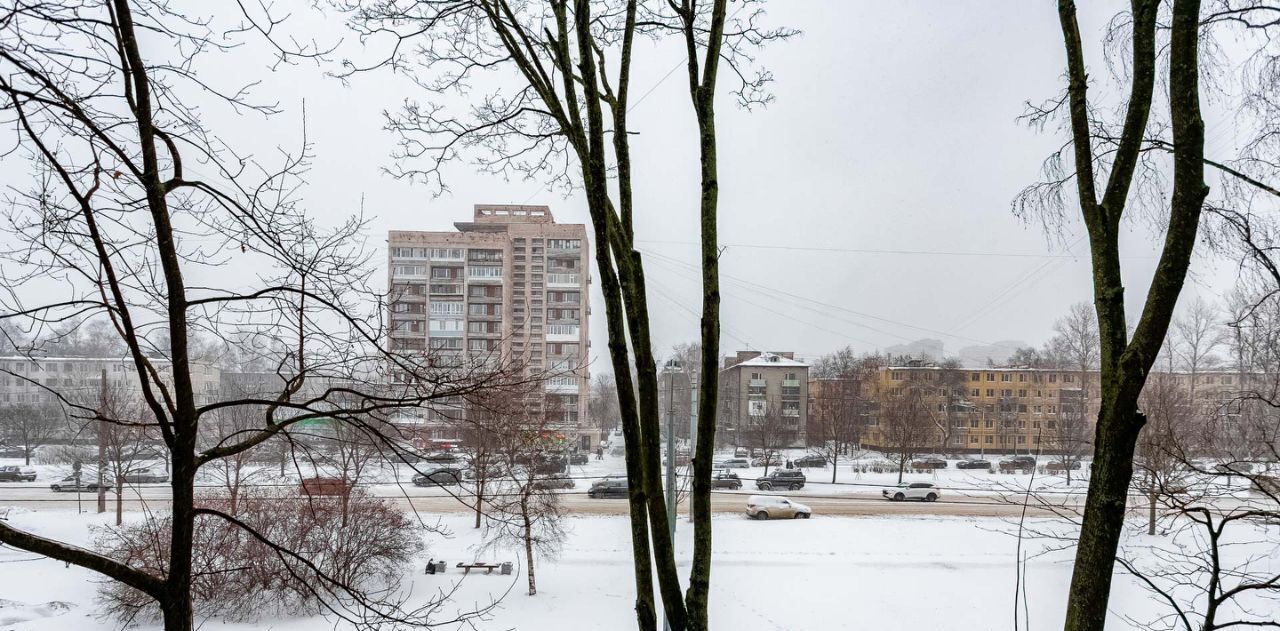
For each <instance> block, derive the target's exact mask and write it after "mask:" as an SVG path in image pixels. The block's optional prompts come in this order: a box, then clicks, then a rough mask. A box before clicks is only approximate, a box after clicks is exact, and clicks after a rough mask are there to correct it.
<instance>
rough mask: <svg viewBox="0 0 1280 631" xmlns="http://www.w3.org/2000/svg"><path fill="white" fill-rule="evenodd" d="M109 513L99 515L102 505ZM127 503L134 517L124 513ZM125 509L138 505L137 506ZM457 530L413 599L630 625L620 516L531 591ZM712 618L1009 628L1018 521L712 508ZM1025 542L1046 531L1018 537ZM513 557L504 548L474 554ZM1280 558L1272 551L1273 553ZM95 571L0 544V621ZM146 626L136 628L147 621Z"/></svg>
mask: <svg viewBox="0 0 1280 631" xmlns="http://www.w3.org/2000/svg"><path fill="white" fill-rule="evenodd" d="M108 515H109V514H108ZM135 515H136V514H135ZM102 517H103V516H99V515H91V514H84V515H77V514H75V513H74V512H70V513H66V512H49V511H42V512H17V511H15V512H14V513H13V514H11V515H10V517H9V519H10V523H12V524H13V525H14V526H17V527H21V528H24V529H29V530H32V531H35V532H38V533H40V534H44V535H47V536H53V537H57V538H59V539H63V540H67V541H71V542H76V543H80V544H87V543H88V541H89V533H88V528H89V526H90V525H92V524H101V523H104V520H103V519H102ZM135 518H136V517H135ZM441 519H442V520H443V523H444V525H446V526H447V527H448V528H449V529H450V530H452V531H453V536H452V537H451V538H448V539H442V538H440V537H438V536H434V535H432V536H430V538H429V539H428V544H429V548H428V550H427V551H426V552H424V554H423V559H420V560H419V562H418V563H416V564H415V567H414V568H412V571H413V573H414V574H413V576H412V578H411V581H412V585H411V586H412V589H413V593H414V594H415V595H417V596H415V597H417V598H425V597H426V595H428V594H433V593H436V592H437V590H438V589H440V588H447V587H448V586H449V585H451V584H452V583H453V582H454V581H459V580H462V586H461V589H460V590H459V592H458V593H457V596H456V598H455V600H454V604H453V605H452V607H455V608H459V609H467V608H468V607H469V606H470V605H472V603H475V602H484V601H487V600H489V599H490V597H491V596H492V597H498V596H501V595H502V594H503V593H507V592H508V590H510V591H509V593H507V595H506V597H505V598H504V599H503V600H502V602H501V604H500V606H499V607H498V608H497V609H496V610H495V611H494V612H493V614H492V616H491V617H490V619H489V620H488V621H486V622H484V623H481V625H480V627H481V628H492V629H522V630H530V631H544V630H545V631H552V630H556V631H558V630H560V629H565V628H574V629H584V628H591V629H626V628H632V625H633V621H632V613H631V612H632V592H631V586H632V585H633V582H632V574H631V561H630V556H629V543H628V525H627V520H626V519H625V518H621V517H595V518H588V517H575V518H571V519H569V526H570V528H571V531H572V532H571V535H570V538H569V542H568V544H567V545H566V547H565V549H564V551H563V553H562V554H561V555H560V557H559V559H557V560H555V561H548V562H544V563H543V564H541V565H540V567H539V572H538V585H539V593H538V595H537V596H533V597H530V596H527V595H525V586H526V584H525V579H524V577H523V576H522V575H521V571H520V570H517V572H516V575H514V576H500V575H497V574H494V575H473V576H469V577H467V578H465V579H463V578H462V576H461V575H459V574H458V573H457V570H456V569H453V568H452V567H451V568H450V570H449V572H447V573H445V574H443V575H434V576H428V575H424V574H423V573H422V567H423V562H425V560H426V558H427V557H431V558H435V559H444V560H446V561H447V562H448V563H449V565H450V566H452V565H453V564H454V563H455V562H457V561H464V560H465V561H470V560H472V559H475V558H476V557H475V554H474V552H473V549H474V547H475V546H476V544H477V543H478V542H479V534H478V531H476V530H473V529H471V528H470V519H469V518H468V517H466V516H462V515H446V516H442V517H441ZM714 523H715V552H714V557H713V562H714V566H713V568H714V569H713V580H712V585H713V588H712V595H711V602H712V617H713V623H714V626H715V627H716V628H721V629H735V630H738V631H749V630H754V629H911V628H950V629H960V628H963V629H1008V628H1012V626H1011V625H1012V620H1013V608H1014V605H1015V598H1014V593H1015V592H1014V585H1015V581H1016V575H1015V573H1016V571H1017V564H1016V563H1015V558H1016V557H1015V550H1016V544H1017V541H1016V538H1015V537H1013V536H1011V535H1010V534H1009V533H1010V532H1011V531H1012V529H1013V528H1014V526H1013V525H1012V524H1011V523H1009V522H1007V521H1002V520H995V519H963V518H946V519H938V518H824V517H822V516H815V517H814V518H813V519H811V520H797V521H770V522H756V521H751V520H747V519H745V518H742V517H734V516H727V515H726V516H723V517H717V519H716V520H715V522H714ZM691 540H692V533H691V527H690V526H689V525H688V524H687V523H682V524H681V526H680V528H679V545H680V550H681V552H682V553H683V555H682V563H681V572H682V573H687V571H688V551H689V549H690V548H691V546H692V542H691ZM1024 545H1025V546H1026V547H1025V550H1027V551H1029V552H1032V553H1034V552H1035V551H1037V550H1039V549H1041V547H1042V544H1040V543H1037V542H1030V543H1026V544H1024ZM481 558H484V559H487V560H491V561H508V560H509V561H515V562H516V563H517V567H518V566H519V561H520V559H519V557H518V556H517V555H516V554H515V553H514V552H498V553H493V554H488V555H484V556H483V557H481ZM1273 562H1275V563H1277V564H1280V559H1273ZM1025 573H1026V575H1025V585H1026V590H1027V596H1026V603H1027V610H1026V612H1020V614H1019V615H1020V616H1023V620H1029V621H1030V625H1029V628H1039V629H1043V628H1054V627H1057V626H1059V625H1060V624H1061V618H1062V615H1063V608H1064V604H1063V603H1064V594H1065V590H1066V586H1067V583H1068V580H1069V577H1070V553H1069V552H1053V553H1049V554H1046V555H1043V556H1033V557H1032V558H1031V559H1030V560H1029V561H1028V562H1027V564H1026V567H1025ZM99 580H100V579H99V578H98V577H96V576H95V575H93V574H92V573H90V572H88V571H86V570H81V569H78V568H75V567H65V566H64V565H63V564H61V563H56V562H53V561H48V560H42V559H38V558H37V557H35V556H34V555H31V554H27V553H24V552H20V551H17V550H14V549H11V548H0V628H3V629H5V630H9V629H13V630H21V631H82V630H85V631H91V630H95V629H102V630H106V629H114V628H116V626H117V625H116V624H115V623H114V622H113V621H111V620H102V619H99V618H97V617H96V616H95V614H94V611H95V607H94V594H95V590H96V583H97V582H98V581H99ZM1112 610H1113V612H1114V614H1113V615H1114V617H1115V620H1114V622H1115V625H1114V626H1113V627H1111V628H1117V629H1123V628H1142V627H1141V626H1135V625H1133V624H1132V623H1130V622H1128V621H1127V620H1126V619H1127V618H1132V619H1134V620H1149V619H1151V618H1153V617H1154V615H1155V613H1156V612H1157V610H1158V605H1157V604H1155V603H1153V602H1152V601H1151V600H1150V599H1149V598H1148V597H1147V595H1146V593H1145V592H1143V591H1142V590H1141V589H1140V588H1139V587H1137V586H1136V585H1135V584H1134V583H1133V582H1132V580H1131V579H1128V578H1121V579H1119V580H1117V582H1116V588H1115V598H1114V600H1113V606H1112ZM327 626H330V623H328V622H324V621H321V620H318V619H314V618H307V619H291V620H290V619H285V620H262V621H259V622H258V624H227V623H223V622H218V621H210V622H208V623H206V624H205V626H203V627H202V628H203V629H206V630H221V629H249V628H271V629H278V630H281V631H295V630H296V631H302V630H304V629H315V628H323V627H327ZM144 628H147V627H144Z"/></svg>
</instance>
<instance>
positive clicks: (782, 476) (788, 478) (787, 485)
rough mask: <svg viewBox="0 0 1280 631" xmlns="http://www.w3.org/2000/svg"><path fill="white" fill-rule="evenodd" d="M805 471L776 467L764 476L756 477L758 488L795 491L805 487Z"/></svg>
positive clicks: (762, 489)
mask: <svg viewBox="0 0 1280 631" xmlns="http://www.w3.org/2000/svg"><path fill="white" fill-rule="evenodd" d="M804 482H805V478H804V472H802V471H800V470H799V469H774V470H773V471H770V472H769V475H766V476H764V477H762V478H756V488H757V489H760V490H761V491H768V490H769V489H772V488H779V489H788V490H791V491H795V490H797V489H802V488H804Z"/></svg>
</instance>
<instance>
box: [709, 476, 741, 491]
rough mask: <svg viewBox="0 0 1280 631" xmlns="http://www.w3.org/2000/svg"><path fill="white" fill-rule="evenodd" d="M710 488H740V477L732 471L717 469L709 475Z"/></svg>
mask: <svg viewBox="0 0 1280 631" xmlns="http://www.w3.org/2000/svg"><path fill="white" fill-rule="evenodd" d="M711 488H713V489H731V490H734V491H736V490H738V489H740V488H742V478H739V477H738V474H736V473H734V472H732V471H717V472H716V473H715V475H713V476H711Z"/></svg>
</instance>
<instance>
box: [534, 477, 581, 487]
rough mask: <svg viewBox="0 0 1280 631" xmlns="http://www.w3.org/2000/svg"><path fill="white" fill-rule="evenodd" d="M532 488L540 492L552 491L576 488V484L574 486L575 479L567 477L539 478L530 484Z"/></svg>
mask: <svg viewBox="0 0 1280 631" xmlns="http://www.w3.org/2000/svg"><path fill="white" fill-rule="evenodd" d="M530 486H531V487H532V488H534V489H538V490H550V489H571V488H573V487H574V486H576V484H574V482H573V478H571V477H569V476H567V475H553V476H550V477H546V478H537V479H535V480H534V481H533V482H532V483H531V484H530Z"/></svg>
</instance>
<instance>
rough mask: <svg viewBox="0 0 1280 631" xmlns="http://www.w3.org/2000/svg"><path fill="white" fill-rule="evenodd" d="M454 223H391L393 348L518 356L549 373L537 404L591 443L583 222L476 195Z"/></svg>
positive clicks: (445, 429)
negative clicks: (432, 227)
mask: <svg viewBox="0 0 1280 631" xmlns="http://www.w3.org/2000/svg"><path fill="white" fill-rule="evenodd" d="M454 227H455V228H457V230H456V231H450V232H419V231H405V230H393V231H391V232H390V233H388V235H387V251H388V258H389V260H388V265H387V269H388V273H389V276H390V279H389V281H390V287H391V301H390V310H391V312H390V314H389V318H388V319H389V321H390V323H391V345H392V348H393V349H396V350H400V351H413V350H421V351H424V352H430V353H432V354H435V355H438V356H441V357H457V358H458V360H459V362H461V361H462V360H465V359H468V358H470V359H483V358H485V357H502V358H519V359H520V360H522V361H523V362H524V363H525V365H527V367H528V370H529V371H530V372H531V373H532V374H546V375H550V377H549V378H548V379H547V380H546V382H545V384H544V391H545V392H544V394H545V396H544V397H543V398H542V400H541V401H540V402H535V404H541V405H543V406H545V410H547V411H549V412H551V413H554V414H557V415H562V416H561V418H562V429H563V431H564V432H565V433H566V434H571V435H572V439H573V440H574V442H575V444H576V445H578V446H579V447H580V448H583V449H592V448H594V447H595V445H597V444H598V443H599V440H600V437H599V435H598V434H599V432H597V431H593V430H592V429H591V428H590V424H589V423H587V422H586V420H587V418H586V417H587V394H588V390H587V379H588V376H589V375H588V373H587V368H586V367H587V353H588V345H589V344H588V340H589V338H588V331H587V322H588V318H587V316H588V315H589V313H590V310H589V307H588V304H589V302H588V300H589V297H588V286H589V284H590V282H591V278H590V275H589V273H588V269H589V261H590V259H589V258H588V252H589V249H588V247H587V230H586V226H584V225H582V224H559V223H556V222H555V220H554V218H553V217H552V215H551V209H550V208H548V207H547V206H495V205H487V204H478V205H476V206H475V209H474V216H473V218H472V220H471V221H466V222H457V223H455V224H454ZM462 413H465V410H464V411H462ZM435 420H439V419H435ZM424 421H425V422H427V423H428V425H429V427H428V429H427V431H428V432H429V433H431V434H432V436H431V437H432V438H437V439H444V438H455V437H456V436H453V435H451V434H452V432H454V429H453V428H452V427H451V426H449V424H446V423H436V424H434V426H432V424H431V421H432V419H424Z"/></svg>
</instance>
